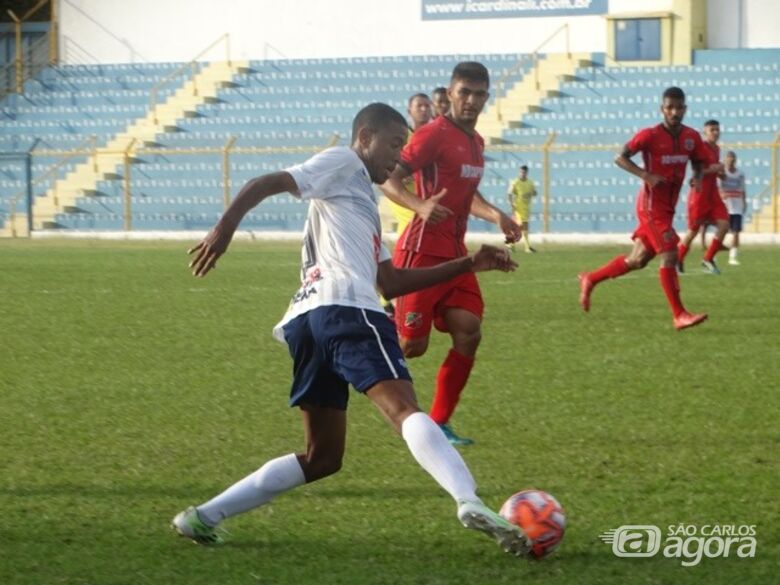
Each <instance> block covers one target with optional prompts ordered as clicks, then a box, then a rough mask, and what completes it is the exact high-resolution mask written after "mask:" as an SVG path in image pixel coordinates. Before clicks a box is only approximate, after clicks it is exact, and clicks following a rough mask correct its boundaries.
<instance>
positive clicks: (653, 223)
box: [631, 212, 680, 255]
mask: <svg viewBox="0 0 780 585" xmlns="http://www.w3.org/2000/svg"><path fill="white" fill-rule="evenodd" d="M638 218H639V227H637V228H636V230H635V231H634V233H633V234H632V235H631V239H632V240H637V239H638V240H640V241H641V242H642V244H644V246H645V248H647V250H648V251H650V252H653V255H655V254H660V253H662V252H671V251H672V250H677V244H679V243H680V237H679V236H678V235H677V232H676V231H674V227H673V226H672V221H673V216H672V215H670V214H666V213H648V212H639V214H638Z"/></svg>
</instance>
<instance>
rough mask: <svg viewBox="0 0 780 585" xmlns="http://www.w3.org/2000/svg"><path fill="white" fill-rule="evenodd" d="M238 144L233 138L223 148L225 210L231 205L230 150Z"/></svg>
mask: <svg viewBox="0 0 780 585" xmlns="http://www.w3.org/2000/svg"><path fill="white" fill-rule="evenodd" d="M235 144H236V137H235V136H231V137H230V138H228V141H227V142H226V143H225V146H223V147H222V202H223V204H224V206H225V209H227V208H228V206H229V205H230V150H231V149H232V148H233V146H234V145H235Z"/></svg>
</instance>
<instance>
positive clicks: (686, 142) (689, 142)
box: [684, 138, 693, 152]
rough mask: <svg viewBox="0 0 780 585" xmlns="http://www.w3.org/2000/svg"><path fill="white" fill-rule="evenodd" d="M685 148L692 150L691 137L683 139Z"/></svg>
mask: <svg viewBox="0 0 780 585" xmlns="http://www.w3.org/2000/svg"><path fill="white" fill-rule="evenodd" d="M684 144H685V150H687V151H688V152H691V151H692V150H693V138H686V139H685V143H684Z"/></svg>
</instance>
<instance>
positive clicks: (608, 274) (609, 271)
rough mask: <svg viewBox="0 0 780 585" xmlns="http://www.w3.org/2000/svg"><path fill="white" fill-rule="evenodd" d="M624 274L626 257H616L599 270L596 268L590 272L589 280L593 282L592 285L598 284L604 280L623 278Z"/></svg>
mask: <svg viewBox="0 0 780 585" xmlns="http://www.w3.org/2000/svg"><path fill="white" fill-rule="evenodd" d="M626 272H628V264H626V257H625V256H617V257H616V258H613V259H612V260H610V261H609V262H608V263H607V264H605V265H604V266H602V267H601V268H597V269H596V270H594V271H593V272H591V273H590V280H591V281H592V282H593V284H598V283H599V282H601V281H602V280H606V279H607V278H617V277H618V276H623V275H624V274H625V273H626Z"/></svg>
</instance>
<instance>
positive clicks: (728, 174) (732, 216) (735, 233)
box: [720, 150, 747, 266]
mask: <svg viewBox="0 0 780 585" xmlns="http://www.w3.org/2000/svg"><path fill="white" fill-rule="evenodd" d="M724 162H725V165H726V169H725V171H724V174H723V176H722V177H721V178H720V196H721V197H722V198H723V201H724V202H725V203H726V209H727V210H728V212H729V231H730V232H731V235H732V237H733V238H734V239H733V241H732V243H731V247H730V248H729V264H731V265H734V266H738V265H739V232H741V231H742V217H743V215H744V214H745V212H746V211H747V197H746V194H745V173H743V172H742V171H740V170H739V169H738V168H737V155H736V153H734V151H732V150H730V151H728V152H727V153H726V160H725V161H724Z"/></svg>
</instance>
